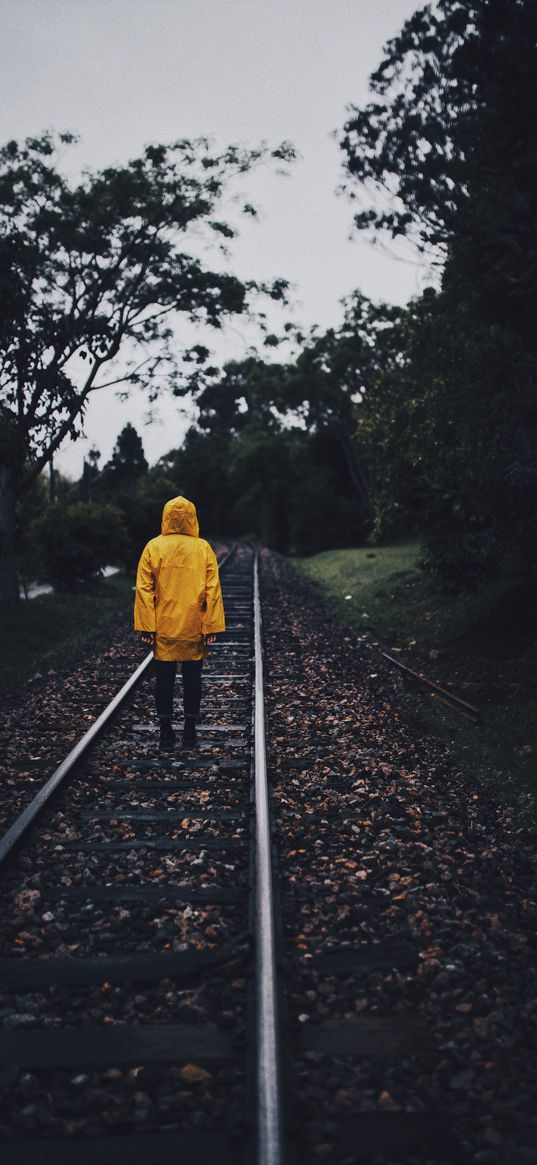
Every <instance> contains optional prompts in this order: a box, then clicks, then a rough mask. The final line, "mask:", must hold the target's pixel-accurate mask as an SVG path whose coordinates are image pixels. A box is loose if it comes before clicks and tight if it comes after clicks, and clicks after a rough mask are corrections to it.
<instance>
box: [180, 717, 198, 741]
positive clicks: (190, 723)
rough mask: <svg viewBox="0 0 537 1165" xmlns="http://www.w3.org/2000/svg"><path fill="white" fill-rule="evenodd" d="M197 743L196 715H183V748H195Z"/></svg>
mask: <svg viewBox="0 0 537 1165" xmlns="http://www.w3.org/2000/svg"><path fill="white" fill-rule="evenodd" d="M197 743H198V737H197V734H196V717H195V716H185V726H184V728H183V745H184V746H185V748H195V747H196V745H197Z"/></svg>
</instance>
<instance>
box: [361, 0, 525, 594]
mask: <svg viewBox="0 0 537 1165" xmlns="http://www.w3.org/2000/svg"><path fill="white" fill-rule="evenodd" d="M371 85H372V89H373V90H374V92H375V93H376V95H377V98H378V99H377V100H376V101H372V102H371V103H369V104H368V105H367V106H366V107H365V108H363V109H358V108H356V107H351V109H350V111H349V114H350V115H349V118H348V120H347V122H346V124H345V127H344V131H343V135H342V139H341V145H342V148H343V150H344V152H345V154H346V159H347V171H348V173H349V175H350V176H351V177H352V179H353V188H352V190H351V194H352V196H353V197H358V198H359V199H360V200H361V209H360V210H359V212H358V213H357V215H356V217H355V222H356V224H357V226H358V227H359V228H360V229H372V230H373V231H374V232H382V231H388V232H389V233H390V234H391V235H392V236H396V235H405V236H408V237H410V238H412V239H413V240H414V242H415V243H416V244H417V245H418V246H419V247H420V248H421V249H422V250H426V249H428V248H432V249H433V252H434V253H435V254H436V257H437V260H438V262H440V261H442V262H443V263H444V269H443V274H442V290H441V293H440V295H438V296H436V297H431V296H428V297H423V300H422V301H421V303H419V304H417V305H411V306H410V309H409V312H408V313H407V316H406V319H405V320H404V331H405V334H406V339H405V342H404V355H403V360H402V364H401V367H400V368H397V367H395V368H394V369H393V371H392V372H391V373H390V372H388V374H387V375H386V374H383V376H382V378H381V380H380V382H379V393H378V406H379V407H378V410H377V412H376V414H374V415H368V411H367V408H366V409H365V411H364V413H363V415H362V420H363V421H364V422H365V428H364V427H363V426H362V432H361V434H360V440H361V442H362V443H364V442H365V445H366V447H367V445H368V444H369V446H370V447H372V448H373V449H375V450H376V455H377V457H378V459H379V462H380V464H381V465H383V468H384V473H383V485H382V488H381V490H380V491H379V494H378V496H377V526H380V528H384V529H385V530H386V529H388V530H389V529H390V528H391V529H392V530H393V529H394V528H397V523H398V522H399V521H401V520H402V521H404V520H405V517H406V518H408V517H410V516H411V510H412V507H413V508H414V510H415V512H416V514H417V517H418V522H419V527H420V532H421V533H422V535H423V537H424V541H425V545H426V551H427V557H428V561H429V563H430V564H431V565H432V566H433V567H434V568H435V570H436V571H437V572H438V573H439V574H440V575H441V577H442V578H443V579H444V580H447V581H448V582H449V583H450V585H457V584H461V583H462V584H466V583H474V582H476V581H477V580H479V579H482V578H484V577H486V576H487V575H489V574H490V572H491V571H492V570H498V569H500V568H501V567H505V566H506V565H507V564H509V566H510V567H511V569H512V568H513V567H519V566H520V565H522V566H523V568H524V569H531V570H535V568H536V566H537V553H534V551H533V547H534V546H535V545H536V533H537V517H536V515H537V463H536V458H535V447H536V443H537V402H536V398H535V379H536V373H537V364H536V332H535V314H536V309H537V242H536V235H535V219H536V216H537V128H536V121H535V117H534V113H533V111H534V109H535V107H536V105H537V7H536V5H535V4H534V3H533V0H437V3H436V4H435V5H428V6H427V7H426V8H423V9H421V10H419V11H418V12H416V13H415V14H414V15H413V16H412V17H411V18H410V20H409V21H407V22H406V24H405V25H404V27H403V29H402V30H401V32H400V34H399V35H398V36H397V37H395V38H394V39H393V40H392V41H391V42H390V44H389V45H388V46H387V48H386V50H385V55H384V59H383V61H382V62H381V64H380V66H379V68H378V69H377V71H376V72H375V73H374V75H373V77H372V79H371ZM355 180H357V181H358V183H359V184H360V189H359V190H357V189H356V187H355V186H354V181H355Z"/></svg>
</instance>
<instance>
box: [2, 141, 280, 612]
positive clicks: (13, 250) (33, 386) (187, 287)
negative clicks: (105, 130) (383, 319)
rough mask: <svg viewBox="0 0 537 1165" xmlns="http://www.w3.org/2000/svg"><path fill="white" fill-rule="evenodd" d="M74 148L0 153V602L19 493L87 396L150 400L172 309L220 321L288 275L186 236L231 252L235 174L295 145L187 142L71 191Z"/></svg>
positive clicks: (198, 354)
mask: <svg viewBox="0 0 537 1165" xmlns="http://www.w3.org/2000/svg"><path fill="white" fill-rule="evenodd" d="M73 140H74V139H73V136H72V135H71V134H61V135H59V136H58V137H54V136H53V135H51V134H44V135H42V136H41V137H40V138H32V139H30V138H29V139H27V141H26V142H25V143H24V144H23V145H19V144H18V143H17V142H14V141H11V142H8V143H7V145H5V146H4V148H3V149H2V150H0V466H1V468H0V600H14V599H16V598H17V597H18V586H17V577H16V567H15V557H14V552H13V536H14V523H15V507H16V501H17V498H18V497H20V495H21V493H22V492H23V491H24V490H25V489H27V488H28V487H29V485H30V484H31V482H32V481H33V480H34V479H35V478H36V477H37V476H38V475H39V474H40V473H41V471H42V469H43V468H44V467H45V466H46V465H47V464H49V462H50V460H51V458H52V457H53V455H54V453H55V451H56V450H57V449H58V448H59V446H60V445H61V443H62V441H63V440H64V439H65V438H66V437H67V436H70V437H76V436H77V435H78V434H79V433H80V431H81V425H82V421H83V416H84V409H85V406H86V404H87V401H88V399H89V398H90V396H91V395H92V394H94V393H95V392H98V391H100V390H101V389H103V390H104V389H105V388H110V387H112V386H113V385H116V386H117V385H118V384H123V385H126V386H127V387H128V386H129V385H133V384H137V385H141V386H143V387H146V389H147V392H148V396H149V399H150V400H151V399H153V398H154V396H155V394H156V393H157V392H158V391H159V389H160V387H161V385H162V383H163V382H165V383H166V384H167V385H168V386H170V387H172V388H173V387H174V386H175V385H176V384H177V383H178V381H179V379H180V369H179V363H178V358H177V355H176V352H175V351H174V347H173V344H172V335H173V333H172V328H171V321H172V319H173V316H174V313H177V312H182V313H185V314H186V315H187V316H188V318H189V319H191V320H193V321H198V320H203V321H205V322H207V323H209V324H211V325H212V326H214V327H219V326H220V325H221V321H222V319H223V317H224V316H226V315H229V314H233V313H241V312H244V311H247V310H248V307H249V303H250V301H251V297H252V296H253V295H254V294H255V293H257V292H259V291H264V292H266V293H268V294H269V295H270V296H272V297H273V298H282V297H283V296H284V294H285V286H286V284H285V282H284V281H283V280H276V281H275V282H273V283H272V284H270V285H260V284H256V283H255V282H253V281H250V282H247V283H245V282H243V281H241V280H240V279H238V278H237V277H235V276H233V275H231V274H229V273H225V272H224V273H223V272H222V271H218V270H211V269H210V268H209V267H207V266H205V265H204V264H203V263H202V262H200V260H199V259H197V258H195V257H194V256H193V255H192V254H191V253H189V249H188V234H189V232H191V231H195V232H196V234H197V235H199V231H200V229H202V230H204V231H205V233H206V235H208V236H209V237H211V238H213V239H215V240H218V244H217V245H218V246H219V247H220V248H221V249H222V248H223V249H225V247H226V240H229V239H230V238H232V237H233V236H234V234H235V233H236V232H235V228H234V227H233V226H232V225H230V223H228V222H226V221H223V220H222V219H221V218H220V217H219V214H218V209H219V204H220V203H221V201H222V195H223V193H224V191H225V190H226V189H227V187H228V185H229V182H230V180H231V179H232V178H233V176H234V175H236V174H242V173H244V172H246V171H248V170H250V169H251V168H252V166H254V165H256V164H258V163H259V162H261V161H263V160H266V159H267V158H275V159H277V160H278V161H280V160H281V159H289V158H290V157H292V150H291V148H290V147H289V146H287V145H285V144H284V145H283V146H281V147H279V148H277V149H275V150H273V151H269V150H268V149H267V148H266V147H264V146H263V147H260V148H259V149H253V150H246V149H239V148H237V147H234V146H230V147H228V148H227V149H226V150H224V151H223V152H222V153H220V154H218V153H215V152H213V151H212V149H211V146H210V143H209V142H208V141H207V140H205V139H197V140H195V141H188V140H186V139H185V140H181V141H178V142H176V143H174V144H173V145H171V146H164V145H155V146H148V147H147V148H146V149H145V150H144V152H143V154H142V156H141V157H139V158H135V159H133V160H132V161H131V162H129V163H128V164H127V165H126V166H117V167H107V168H106V169H104V170H102V171H100V172H97V173H95V174H88V173H86V174H85V175H84V176H83V178H82V180H81V181H80V182H79V183H78V184H76V183H75V184H70V183H69V182H68V181H67V179H66V178H65V176H64V175H63V174H62V172H61V169H60V164H59V152H60V151H61V150H63V149H64V148H65V147H66V146H68V145H69V144H70V143H71V142H72V141H73ZM242 209H243V212H244V213H245V214H251V213H255V211H253V208H252V207H251V205H250V204H248V203H247V204H245V205H244V206H243V208H242ZM181 356H183V357H184V358H186V359H190V360H194V361H198V362H203V360H204V359H205V358H206V356H207V352H206V350H205V349H204V348H203V347H202V346H200V345H195V346H194V348H193V349H191V350H190V352H187V353H182V354H181ZM120 358H121V360H120ZM107 369H108V371H107Z"/></svg>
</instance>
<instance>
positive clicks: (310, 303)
mask: <svg viewBox="0 0 537 1165" xmlns="http://www.w3.org/2000/svg"><path fill="white" fill-rule="evenodd" d="M419 6H420V5H419V4H418V0H0V38H1V40H0V43H1V44H2V51H1V57H0V59H1V62H2V68H1V76H0V131H1V135H2V142H4V141H7V140H8V139H9V138H13V137H14V138H17V139H20V138H23V137H25V136H26V135H29V134H31V135H36V134H38V133H40V132H41V131H42V130H43V129H55V130H65V129H70V130H73V131H74V132H76V133H78V134H79V135H80V137H81V142H80V144H79V145H78V146H77V147H76V155H74V156H76V159H77V162H78V164H79V166H81V167H83V166H88V167H90V168H98V167H101V166H104V165H107V164H111V163H117V164H121V163H123V162H126V161H127V160H128V159H129V158H131V157H134V156H136V155H137V154H138V153H139V152H140V150H141V149H142V148H143V146H144V145H146V144H147V143H148V142H151V141H153V142H156V141H172V140H174V139H175V138H178V137H182V136H185V137H193V136H196V135H199V134H208V135H213V136H214V137H215V139H216V141H217V143H218V144H219V145H221V146H224V145H227V144H228V143H230V142H240V143H242V144H244V145H255V144H257V143H258V142H259V141H260V140H263V139H265V140H266V141H267V142H268V143H269V144H271V145H276V144H278V143H279V142H280V141H282V140H283V139H288V140H290V141H292V142H293V144H294V145H295V146H296V147H297V148H298V150H299V151H300V154H301V156H302V157H301V160H300V161H299V162H298V163H295V165H294V166H293V168H292V172H291V175H290V177H288V178H281V177H277V176H275V175H274V174H273V173H271V172H270V171H269V170H268V169H267V170H266V171H263V172H258V173H256V174H255V175H251V176H248V175H246V176H245V178H244V182H243V188H244V192H245V193H247V194H248V195H251V196H252V201H254V202H255V203H256V204H257V205H259V206H260V207H261V209H262V211H263V213H262V215H261V216H260V219H259V221H257V222H256V221H252V222H250V220H247V221H245V222H244V225H243V227H242V229H241V236H240V238H238V239H237V240H235V242H234V243H233V258H232V260H231V262H230V269H231V270H234V271H235V272H236V273H237V274H238V275H240V276H242V277H244V278H248V279H269V278H273V277H275V276H280V275H281V276H283V277H285V278H288V279H289V280H290V281H291V282H292V283H293V284H294V285H295V302H294V309H293V312H292V313H290V312H286V313H285V317H284V318H285V319H287V318H290V316H291V314H292V315H293V317H294V318H295V319H296V320H297V321H300V322H301V323H303V324H305V325H309V324H312V323H318V324H319V325H320V326H321V327H327V326H330V325H331V324H337V323H338V321H339V320H340V318H341V308H340V305H339V302H338V301H339V299H340V298H341V297H342V296H343V295H346V294H348V293H349V292H350V291H352V290H353V289H354V288H356V287H358V288H360V290H361V291H363V292H364V293H365V294H366V295H369V296H371V297H372V298H373V299H385V300H387V301H391V302H397V303H405V302H406V301H407V300H408V299H409V297H410V296H412V295H415V294H418V293H419V291H420V290H421V289H422V288H423V286H424V285H425V283H427V282H428V281H429V272H428V271H427V270H426V268H424V267H423V266H422V264H421V263H420V262H419V261H418V258H417V256H413V255H412V253H411V252H410V251H409V250H408V249H406V250H405V251H404V252H401V251H400V252H399V256H397V255H396V254H395V246H394V247H385V246H379V245H377V246H372V245H371V244H370V243H368V242H367V241H366V240H365V239H364V238H362V237H358V238H356V236H355V237H354V238H353V240H352V241H351V240H350V239H349V235H350V234H351V227H352V214H353V207H352V204H351V203H350V202H349V201H348V200H347V199H345V198H344V197H336V194H335V189H336V187H337V185H338V184H339V183H340V182H341V180H342V178H343V171H342V159H343V155H342V154H341V151H340V150H339V149H338V146H337V142H336V141H335V139H334V138H333V137H332V136H331V131H332V130H335V129H337V130H340V129H341V127H342V125H343V122H344V120H345V106H346V105H348V104H349V103H351V102H352V103H355V104H363V103H365V101H367V100H368V77H369V74H370V73H371V72H372V70H373V69H374V68H375V67H376V65H377V64H378V63H379V61H380V59H381V51H382V46H383V44H384V43H385V41H386V40H387V39H388V38H389V37H391V36H392V35H394V34H395V33H396V32H397V31H398V30H399V28H400V27H401V25H402V23H403V22H404V20H405V19H407V17H408V16H410V15H411V13H412V12H413V11H414V10H415V9H416V8H417V7H419ZM69 154H70V155H71V151H69ZM70 165H72V163H70ZM277 324H278V321H277V320H275V325H276V327H277ZM180 335H181V328H180V326H179V327H178V336H180ZM201 339H204V340H206V339H207V337H206V336H205V337H201ZM212 340H215V337H214V333H211V334H210V335H209V341H212ZM189 341H191V334H190V333H189ZM251 341H252V335H251V332H248V333H247V332H246V331H245V329H244V327H243V325H242V323H241V320H240V318H238V319H237V320H236V321H235V322H234V323H233V326H232V327H229V328H227V329H226V331H225V334H224V337H223V338H222V337H219V342H218V345H217V347H216V346H215V351H216V352H217V355H218V357H219V359H220V360H224V359H226V358H227V359H234V358H240V357H241V356H243V355H244V354H245V350H246V347H247V345H248V343H251ZM145 411H146V407H145V403H144V401H143V399H141V397H140V395H139V394H133V395H132V396H131V398H130V400H129V401H128V402H126V403H121V402H120V401H118V400H117V399H116V397H115V395H114V394H113V392H108V393H106V394H105V393H103V394H101V395H100V396H96V397H95V398H94V400H93V401H92V403H91V405H90V408H89V410H88V414H87V418H86V434H87V440H85V441H82V440H80V441H78V442H76V443H72V442H68V443H67V444H66V445H64V447H63V449H62V450H61V451H60V454H59V456H58V459H57V460H58V465H59V467H60V468H61V469H62V470H63V471H64V472H67V473H69V474H71V475H73V476H78V474H79V473H80V471H81V468H82V459H83V455H84V452H85V451H87V449H88V448H89V446H90V445H91V444H92V443H95V444H97V446H98V448H99V449H100V450H101V453H102V454H103V460H106V459H107V458H108V457H109V456H110V453H111V450H112V448H113V445H114V443H115V440H116V437H117V434H118V432H119V430H120V429H121V428H122V427H123V425H124V424H125V423H126V422H127V421H131V422H132V423H133V424H134V425H136V427H137V428H138V430H139V432H140V433H141V435H142V438H143V441H144V447H145V450H146V455H147V457H148V459H149V461H150V462H154V461H155V460H156V459H157V457H159V456H160V455H161V454H162V453H165V452H166V451H167V450H168V449H170V448H173V447H175V446H177V445H178V444H180V441H181V435H182V433H183V432H184V428H185V423H186V422H185V420H184V417H181V415H180V405H179V404H178V402H177V400H174V399H173V398H171V399H166V400H164V399H162V401H161V403H160V405H159V410H158V411H159V420H157V422H156V423H153V424H152V425H150V426H147V427H144V416H145Z"/></svg>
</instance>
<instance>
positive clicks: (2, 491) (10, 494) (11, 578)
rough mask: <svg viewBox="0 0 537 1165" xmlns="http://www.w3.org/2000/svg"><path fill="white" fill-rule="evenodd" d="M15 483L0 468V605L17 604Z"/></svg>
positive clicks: (7, 470) (7, 473)
mask: <svg viewBox="0 0 537 1165" xmlns="http://www.w3.org/2000/svg"><path fill="white" fill-rule="evenodd" d="M15 505H16V493H15V483H14V481H13V476H12V473H11V471H10V470H9V469H8V468H7V467H5V466H2V467H1V468H0V603H17V602H18V600H19V582H18V578H17V562H16V558H15V547H14V544H13V535H14V530H15Z"/></svg>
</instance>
